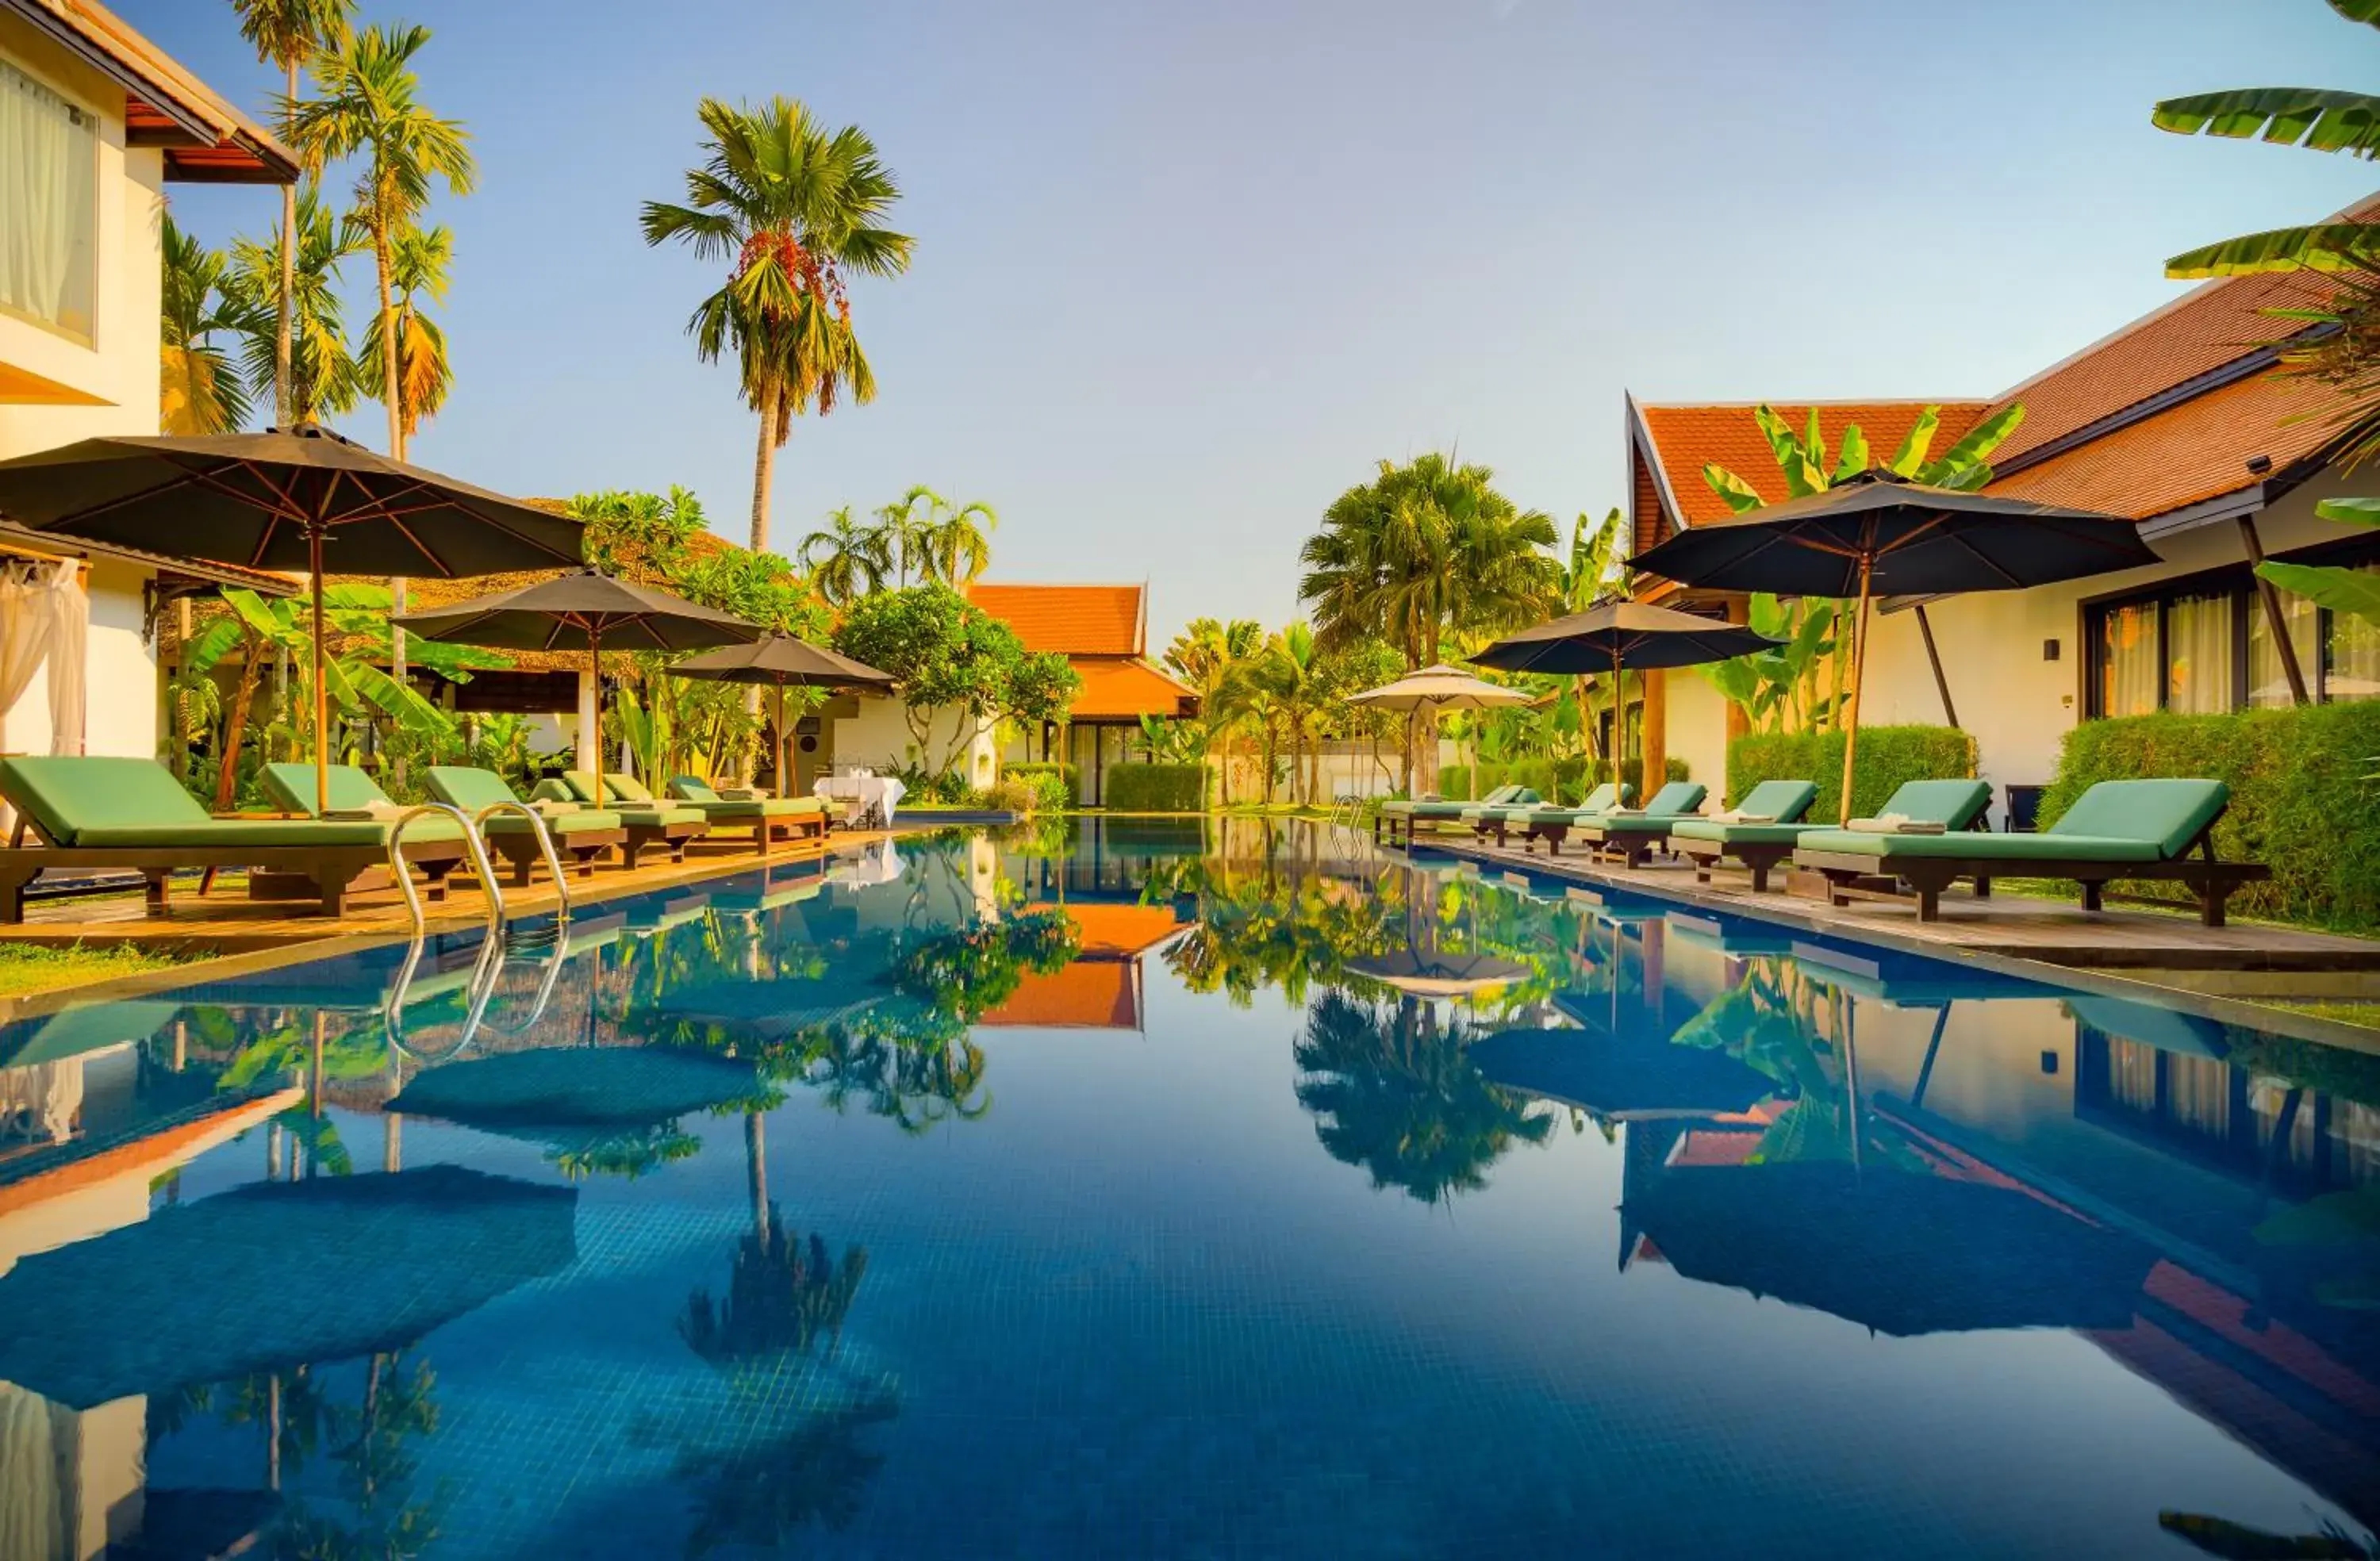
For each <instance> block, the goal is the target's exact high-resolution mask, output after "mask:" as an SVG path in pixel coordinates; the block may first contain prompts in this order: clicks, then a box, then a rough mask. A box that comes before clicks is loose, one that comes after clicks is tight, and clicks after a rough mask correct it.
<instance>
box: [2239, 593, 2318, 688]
mask: <svg viewBox="0 0 2380 1561" xmlns="http://www.w3.org/2000/svg"><path fill="white" fill-rule="evenodd" d="M2281 623H2282V626H2283V627H2284V628H2285V629H2286V630H2287V631H2288V633H2289V648H2291V649H2292V650H2295V651H2296V652H2297V655H2298V671H2299V672H2300V673H2301V675H2303V677H2304V678H2305V684H2306V693H2307V695H2308V696H2312V695H2313V692H2314V676H2315V674H2316V673H2317V672H2320V671H2321V669H2320V668H2319V667H2318V666H2317V665H2315V660H2316V649H2317V647H2318V646H2319V645H2320V643H2321V637H2322V636H2321V623H2320V619H2319V616H2318V614H2317V611H2316V609H2315V607H2314V604H2313V602H2312V601H2310V600H2308V599H2306V598H2304V597H2301V596H2291V595H2290V594H2289V592H2287V591H2284V592H2282V593H2281ZM2292 702H2293V701H2292V696H2291V695H2290V693H2289V673H2288V672H2285V671H2284V670H2283V669H2282V667H2281V653H2280V651H2279V650H2278V649H2277V648H2276V647H2275V646H2274V644H2273V627H2272V623H2271V621H2270V620H2269V619H2267V618H2266V617H2265V604H2264V603H2263V602H2261V601H2259V600H2257V599H2256V598H2255V596H2254V595H2253V593H2251V595H2250V596H2249V599H2248V703H2249V704H2251V705H2253V706H2255V707H2256V708H2259V709H2265V708H2277V707H2279V706H2283V705H2288V704H2290V703H2292Z"/></svg>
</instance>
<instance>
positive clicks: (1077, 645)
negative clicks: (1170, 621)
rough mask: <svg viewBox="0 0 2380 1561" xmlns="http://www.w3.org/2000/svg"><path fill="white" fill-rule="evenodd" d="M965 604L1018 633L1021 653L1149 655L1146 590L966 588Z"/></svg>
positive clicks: (1121, 588) (1119, 587)
mask: <svg viewBox="0 0 2380 1561" xmlns="http://www.w3.org/2000/svg"><path fill="white" fill-rule="evenodd" d="M967 599H968V600H970V601H972V602H974V603H975V604H976V605H977V607H980V608H982V609H983V610H984V611H986V612H989V613H990V614H991V615H992V616H993V617H995V618H997V619H999V620H1000V621H1001V622H1002V623H1006V624H1007V625H1008V626H1009V627H1010V628H1012V629H1014V630H1015V631H1016V635H1017V637H1018V638H1019V639H1022V640H1023V641H1024V642H1025V648H1026V649H1027V650H1032V651H1043V650H1054V651H1056V652H1057V653H1058V654H1059V655H1061V656H1140V655H1144V654H1146V653H1147V649H1148V601H1147V587H1145V586H993V585H986V584H984V583H982V582H980V581H978V582H977V583H976V584H975V585H973V586H970V587H967Z"/></svg>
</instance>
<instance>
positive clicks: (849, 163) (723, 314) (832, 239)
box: [641, 97, 915, 552]
mask: <svg viewBox="0 0 2380 1561" xmlns="http://www.w3.org/2000/svg"><path fill="white" fill-rule="evenodd" d="M698 114H699V116H700V118H701V120H702V126H703V128H704V129H705V130H706V131H707V132H709V134H708V138H707V139H705V140H704V142H703V148H704V151H705V152H706V153H707V154H708V155H707V156H706V159H705V161H704V163H703V165H702V166H701V167H699V168H695V169H690V170H688V172H687V174H686V204H684V205H674V204H670V203H668V202H664V201H647V202H646V203H645V207H644V212H643V216H642V222H641V225H642V227H643V231H644V236H645V242H646V243H647V244H653V245H658V244H662V243H664V242H667V241H669V240H673V239H674V240H676V241H678V242H680V243H683V244H686V245H688V246H690V247H691V248H693V250H694V252H695V254H696V255H697V256H698V257H699V258H701V259H704V260H731V261H732V262H733V264H732V269H731V270H730V272H729V273H728V277H727V280H726V282H725V283H724V284H722V286H721V287H720V289H719V290H718V291H717V292H715V293H713V294H711V295H710V296H709V297H707V298H705V299H704V300H703V301H702V302H701V303H700V304H699V305H698V306H697V308H696V309H695V311H694V316H693V318H692V319H691V320H690V321H688V322H687V330H688V331H689V332H690V333H692V334H693V336H694V338H695V345H696V350H697V351H698V353H699V354H700V356H701V357H702V358H703V360H704V361H705V362H710V361H712V360H714V359H716V358H717V357H719V356H720V355H721V354H722V352H725V351H727V350H729V349H731V348H732V349H734V351H735V355H736V360H737V366H738V368H739V369H740V370H741V373H742V380H743V391H744V397H745V399H746V401H747V402H748V403H749V404H750V405H751V406H752V408H753V409H754V410H755V411H757V412H758V413H759V415H760V430H759V450H758V452H757V454H755V456H754V460H753V471H752V551H755V552H762V551H767V549H768V545H769V486H770V478H771V471H772V469H773V467H774V466H775V461H776V453H777V451H778V449H779V448H781V447H782V446H783V444H784V442H785V441H786V440H787V439H788V438H790V437H791V435H792V432H793V418H794V417H795V415H797V414H799V413H804V412H807V411H808V410H810V408H811V407H812V405H816V407H817V408H818V411H819V414H820V416H821V417H823V416H825V415H826V414H828V413H831V412H832V411H833V410H834V406H835V403H836V402H837V401H838V400H840V399H841V398H842V396H843V395H844V393H846V392H848V393H849V394H850V395H851V397H852V398H853V399H854V400H856V401H859V402H862V403H865V402H868V401H871V400H873V399H875V395H876V381H875V376H874V374H873V373H872V372H871V371H870V369H868V360H867V358H866V357H864V356H863V355H862V354H861V352H860V350H859V341H858V338H857V337H856V335H855V334H854V333H853V332H852V329H851V305H850V301H849V299H848V298H847V297H846V296H845V295H844V284H843V273H844V272H845V271H846V270H848V271H855V272H861V273H863V274H865V275H869V276H893V275H898V274H899V273H900V272H904V271H906V270H907V269H908V266H909V255H910V251H911V249H912V248H913V247H914V243H915V241H914V240H912V239H911V238H910V237H908V236H906V235H905V234H898V233H894V232H892V230H891V229H890V228H887V227H884V226H882V225H881V224H882V222H883V219H884V218H885V216H886V215H887V214H888V213H889V212H891V211H892V206H893V204H894V203H895V202H896V201H898V200H900V198H901V189H900V186H899V185H898V184H897V183H896V182H895V181H894V179H893V177H892V172H891V170H889V169H887V168H886V167H885V166H884V165H883V163H882V161H881V160H880V157H879V156H878V153H877V151H876V143H875V142H874V141H872V140H870V139H868V136H867V135H866V134H865V133H864V132H863V131H861V130H860V129H859V128H858V127H856V126H845V127H843V128H842V129H840V130H834V131H829V130H828V129H827V128H826V127H824V126H823V125H822V124H820V122H819V121H818V120H817V119H816V118H815V117H813V116H812V115H811V114H810V111H809V110H808V109H807V107H805V106H804V105H803V104H801V103H797V102H795V100H793V99H790V98H783V97H780V98H772V99H771V100H770V101H769V102H768V103H765V104H763V105H761V106H760V107H759V108H757V109H750V108H739V107H735V106H731V105H729V104H727V103H722V102H720V101H719V100H718V99H716V98H705V99H703V100H702V103H701V106H700V108H699V110H698Z"/></svg>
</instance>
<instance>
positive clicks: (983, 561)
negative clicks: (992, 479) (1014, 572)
mask: <svg viewBox="0 0 2380 1561" xmlns="http://www.w3.org/2000/svg"><path fill="white" fill-rule="evenodd" d="M999 525H1000V514H999V512H998V511H996V510H994V509H993V508H992V507H991V506H990V504H987V503H985V502H983V501H982V500H980V499H973V500H969V501H968V502H966V503H965V504H962V505H960V506H959V507H957V508H956V509H953V508H952V507H951V506H950V505H949V504H947V503H944V502H941V501H940V500H936V501H935V503H934V513H933V515H932V518H931V519H929V521H928V522H927V524H926V534H925V536H924V538H922V539H921V549H920V552H921V562H922V563H923V566H924V575H925V577H926V578H927V579H929V580H938V581H940V582H941V584H943V585H945V586H949V587H953V588H957V587H965V586H970V585H973V584H974V583H975V581H976V580H977V577H978V576H980V575H982V574H983V572H984V570H985V569H987V568H989V567H990V563H991V538H990V532H991V531H993V530H994V529H995V528H997V527H998V526H999Z"/></svg>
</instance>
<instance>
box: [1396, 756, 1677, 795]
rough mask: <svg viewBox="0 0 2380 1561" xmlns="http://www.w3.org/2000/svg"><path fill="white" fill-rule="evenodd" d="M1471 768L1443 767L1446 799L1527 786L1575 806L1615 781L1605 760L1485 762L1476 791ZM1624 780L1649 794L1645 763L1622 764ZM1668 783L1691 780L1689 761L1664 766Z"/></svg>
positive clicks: (1441, 781) (1441, 785) (1629, 760)
mask: <svg viewBox="0 0 2380 1561" xmlns="http://www.w3.org/2000/svg"><path fill="white" fill-rule="evenodd" d="M1470 775H1471V767H1470V766H1468V765H1461V764H1450V765H1442V766H1440V767H1439V772H1438V794H1439V796H1442V797H1477V796H1486V795H1487V794H1488V793H1489V792H1492V791H1494V790H1495V789H1496V788H1497V787H1499V786H1502V785H1507V784H1510V785H1520V786H1526V787H1528V788H1529V789H1530V790H1531V791H1533V792H1535V793H1537V795H1539V796H1541V797H1552V798H1556V799H1558V800H1560V801H1561V802H1565V803H1575V802H1577V801H1579V800H1580V799H1581V798H1583V797H1585V795H1586V793H1588V792H1590V791H1592V790H1593V789H1594V788H1596V787H1597V786H1599V785H1601V784H1602V783H1603V782H1604V781H1606V780H1610V779H1611V765H1610V763H1609V761H1608V760H1605V759H1592V760H1590V759H1581V758H1560V759H1545V758H1529V759H1518V760H1515V761H1514V762H1512V763H1511V764H1498V763H1495V762H1493V761H1488V760H1483V761H1482V762H1481V763H1480V766H1479V789H1478V790H1477V791H1472V790H1470V789H1469V786H1468V782H1469V780H1470ZM1620 778H1621V780H1625V781H1627V782H1628V783H1629V784H1630V785H1632V786H1633V787H1635V788H1636V792H1637V794H1638V795H1639V796H1642V795H1644V794H1645V761H1644V760H1643V759H1642V758H1626V759H1622V760H1621V761H1620ZM1662 779H1663V780H1692V779H1694V777H1693V775H1692V774H1690V773H1689V772H1688V769H1687V767H1686V761H1685V760H1683V759H1682V758H1675V757H1672V758H1670V760H1669V761H1668V762H1667V763H1666V764H1664V765H1663V766H1662Z"/></svg>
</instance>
